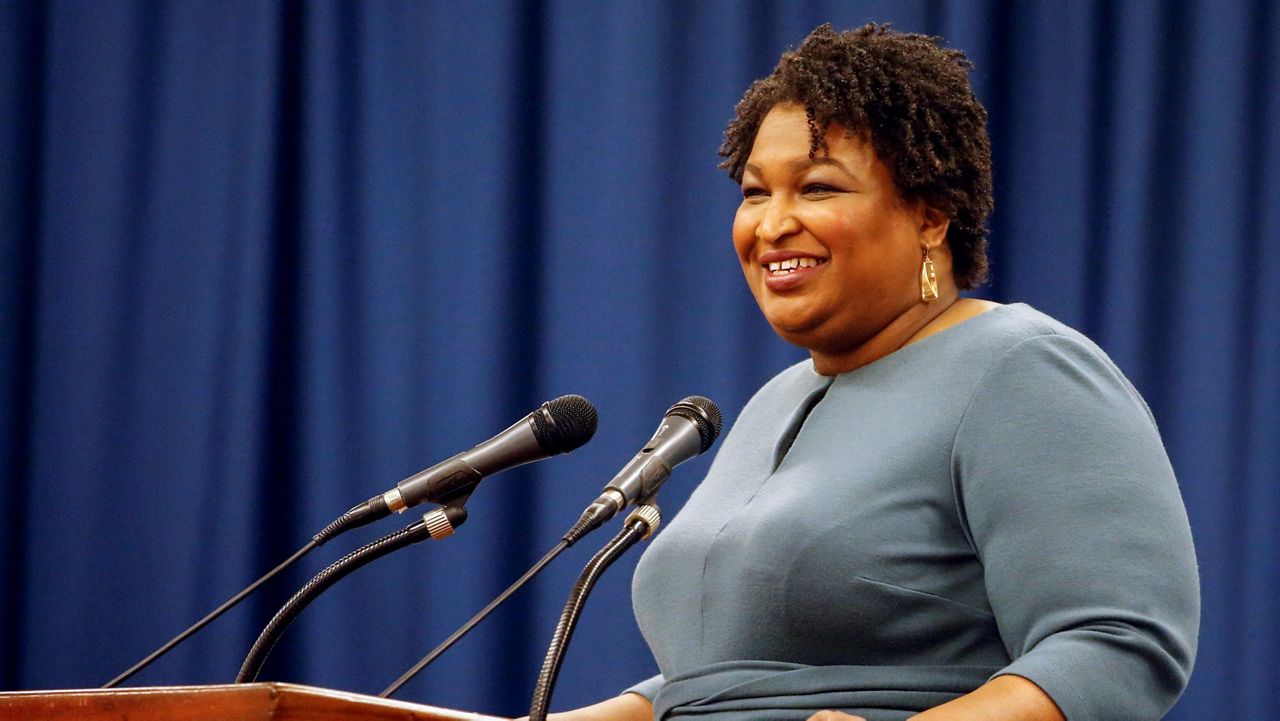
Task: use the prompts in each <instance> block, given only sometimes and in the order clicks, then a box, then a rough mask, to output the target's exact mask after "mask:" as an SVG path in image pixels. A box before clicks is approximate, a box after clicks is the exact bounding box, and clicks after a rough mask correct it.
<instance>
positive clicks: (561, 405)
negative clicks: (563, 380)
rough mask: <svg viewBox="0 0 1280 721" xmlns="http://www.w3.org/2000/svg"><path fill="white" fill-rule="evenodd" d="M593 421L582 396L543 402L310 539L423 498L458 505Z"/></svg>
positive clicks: (583, 435)
mask: <svg viewBox="0 0 1280 721" xmlns="http://www.w3.org/2000/svg"><path fill="white" fill-rule="evenodd" d="M596 423H597V417H596V408H595V406H593V405H591V401H589V400H587V399H586V398H583V397H582V396H579V395H567V396H560V397H559V398H556V399H554V400H550V401H547V402H546V403H543V404H542V405H541V406H538V408H537V410H535V411H533V412H532V413H530V414H529V415H527V416H525V417H524V418H521V419H520V420H518V421H516V422H515V423H514V424H512V425H511V427H510V428H507V429H506V430H504V431H502V432H501V433H499V434H498V435H496V436H494V437H493V438H490V439H489V440H487V441H484V442H483V443H480V444H479V445H476V446H473V447H472V448H470V449H468V450H465V451H463V452H461V453H459V454H457V455H455V456H453V457H451V458H448V459H446V460H443V461H441V462H439V463H437V464H435V465H434V466H431V467H430V468H427V469H425V470H422V471H419V472H418V473H415V474H413V475H412V476H409V477H408V478H406V479H404V480H403V481H400V482H399V483H397V484H396V487H395V488H392V489H391V490H389V491H387V492H386V493H383V494H382V495H378V496H374V497H373V498H370V499H369V500H367V501H365V502H364V503H361V504H359V505H357V506H355V507H353V508H352V509H351V510H349V511H347V512H346V513H344V514H342V516H341V517H340V518H338V519H337V520H336V521H334V522H333V523H331V524H329V526H328V527H326V528H325V529H324V530H322V531H320V533H317V534H316V535H315V538H316V539H317V540H318V541H319V542H321V543H323V542H324V541H326V540H328V539H330V538H333V537H334V536H336V535H338V534H339V533H342V532H344V531H348V530H350V529H352V528H357V527H359V526H363V525H366V524H368V523H372V522H373V521H376V520H378V519H380V518H384V517H386V516H389V515H391V513H393V512H394V513H401V512H403V511H404V510H405V509H407V508H410V507H411V506H416V505H418V504H419V503H425V502H427V501H431V502H434V503H440V504H443V505H450V506H458V505H462V504H463V503H466V500H467V498H469V497H470V496H471V492H472V491H474V490H475V488H476V485H477V484H478V483H480V481H482V480H484V478H485V477H486V476H491V475H493V474H495V473H501V472H502V471H505V470H508V469H511V468H515V467H516V466H523V465H524V464H526V463H532V462H533V461H540V460H542V459H544V458H549V457H551V456H554V455H557V454H560V453H568V452H569V451H572V450H574V449H576V448H578V447H580V446H582V445H583V444H584V443H586V442H587V441H589V440H591V437H592V436H594V435H595V433H596Z"/></svg>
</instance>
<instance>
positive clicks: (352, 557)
mask: <svg viewBox="0 0 1280 721" xmlns="http://www.w3.org/2000/svg"><path fill="white" fill-rule="evenodd" d="M466 520H467V511H466V509H465V508H463V507H461V506H445V507H444V508H437V509H436V510H434V511H431V512H430V513H427V514H426V515H424V516H423V517H422V520H420V521H415V522H414V523H412V524H410V525H409V526H407V527H406V528H403V529H401V530H399V531H396V532H395V533H390V534H387V535H386V536H383V537H382V538H379V539H377V540H375V541H372V542H370V543H367V544H365V545H363V546H361V547H360V548H358V549H356V550H354V551H352V552H351V553H348V554H347V555H345V556H343V557H342V558H340V559H338V560H337V561H334V562H333V563H331V564H329V566H327V567H326V568H325V569H324V570H323V571H321V572H320V573H317V574H316V575H315V576H314V577H312V579H311V580H310V581H308V582H307V583H306V584H305V585H303V587H302V588H301V589H299V590H298V591H297V593H295V594H293V596H292V597H291V598H290V599H289V600H288V601H287V602H286V603H285V604H284V606H282V607H281V608H280V610H279V611H277V612H276V615H275V616H273V617H272V618H271V621H270V622H269V623H267V625H266V627H265V628H263V629H262V633H261V634H259V635H258V639H257V640H256V641H254V644H253V647H252V648H250V649H249V653H248V654H247V655H246V656H245V659H244V663H243V664H241V666H240V673H239V674H238V675H237V676H236V683H251V682H253V681H255V680H257V678H258V673H259V671H261V670H262V665H263V664H264V663H266V661H267V656H268V655H269V654H270V653H271V649H272V648H274V647H275V644H276V641H278V640H279V639H280V637H281V636H282V635H284V632H285V629H287V628H288V627H289V624H291V623H293V620H294V619H295V618H297V617H298V614H300V613H302V611H303V609H305V608H306V607H307V606H309V605H311V602H312V601H314V600H315V599H316V598H318V597H319V596H320V594H321V593H324V592H325V591H326V590H328V589H329V588H330V587H331V586H333V584H335V583H337V582H338V581H340V580H342V579H343V578H345V577H346V576H348V575H349V574H350V573H351V572H353V571H355V570H356V569H358V568H361V567H363V566H365V565H367V564H368V563H370V562H372V561H374V560H376V559H379V558H382V557H383V556H385V555H387V554H389V553H392V552H393V551H398V550H399V549H401V548H404V547H405V546H409V545H412V544H414V543H418V542H420V541H426V540H428V539H434V540H437V541H438V540H442V539H445V538H448V537H449V536H451V535H453V532H454V529H456V528H457V527H458V526H461V525H462V523H463V522H464V521H466Z"/></svg>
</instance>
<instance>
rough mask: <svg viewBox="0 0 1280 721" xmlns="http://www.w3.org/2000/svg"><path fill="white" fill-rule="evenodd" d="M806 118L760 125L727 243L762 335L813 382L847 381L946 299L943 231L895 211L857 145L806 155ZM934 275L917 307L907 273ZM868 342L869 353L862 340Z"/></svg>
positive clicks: (895, 195)
mask: <svg viewBox="0 0 1280 721" xmlns="http://www.w3.org/2000/svg"><path fill="white" fill-rule="evenodd" d="M809 126H810V120H809V117H808V114H807V113H806V111H805V108H804V107H803V106H801V105H799V104H798V103H794V102H787V103H782V104H779V105H777V106H775V107H774V108H773V109H772V110H770V111H769V114H768V115H766V116H765V118H764V121H763V122H761V124H760V129H759V132H758V133H757V135H756V140H755V143H754V144H753V145H754V150H753V151H752V153H751V156H750V158H749V159H748V160H747V163H746V164H745V166H744V173H743V177H742V195H743V200H742V205H741V207H739V208H738V213H737V216H736V217H735V218H734V222H733V243H734V246H735V247H736V248H737V251H738V259H739V260H740V261H741V262H742V270H743V273H744V274H745V275H746V278H747V284H748V285H749V286H750V287H751V292H752V293H754V294H755V297H756V302H758V303H759V304H760V309H761V311H763V312H764V316H765V318H766V319H768V321H769V323H770V325H772V326H773V328H774V330H776V331H777V332H778V334H779V335H781V336H782V337H783V338H785V339H787V340H788V341H790V342H792V343H795V344H796V345H800V346H803V347H805V348H808V349H809V350H810V352H811V353H812V355H813V363H814V368H815V369H816V370H817V371H818V372H819V373H821V374H822V375H836V374H837V373H842V372H844V371H850V370H853V369H854V368H857V367H859V366H862V365H866V364H867V363H869V362H871V361H873V360H875V359H876V358H877V357H880V356H882V355H885V354H887V353H888V352H890V351H892V350H895V349H897V348H898V347H900V346H901V345H902V344H903V343H904V342H905V341H906V340H907V339H908V338H910V337H911V336H912V335H914V334H915V333H916V332H918V331H919V330H920V329H921V328H922V327H924V326H925V325H927V324H928V323H929V322H930V321H933V320H934V319H936V318H937V316H938V315H940V314H941V313H942V312H943V311H944V310H945V309H946V308H947V307H949V306H950V305H951V304H952V302H954V301H955V299H956V294H957V290H956V284H955V280H954V278H953V277H952V274H951V254H950V251H949V249H948V248H947V246H946V242H945V241H946V233H947V225H948V222H947V221H948V219H947V217H946V216H945V215H943V214H942V213H940V212H939V211H937V210H935V209H934V208H931V207H930V206H928V205H927V204H925V203H924V201H922V200H920V199H916V200H914V201H907V200H905V199H904V198H903V197H902V195H901V193H899V192H898V189H897V186H896V185H895V183H894V180H893V176H892V175H891V174H890V172H889V168H888V167H887V166H886V165H885V164H884V162H883V161H881V160H880V159H879V158H878V157H877V156H876V152H875V150H874V149H873V148H872V147H871V144H870V143H869V142H868V141H867V139H866V138H865V137H864V135H863V134H861V133H855V132H853V131H850V130H848V129H846V128H844V127H841V126H838V125H832V126H830V127H828V128H827V129H826V132H825V135H824V136H823V143H824V145H825V147H826V151H825V153H824V154H823V155H821V156H817V157H815V156H814V155H813V153H812V152H811V149H810V131H809ZM924 257H929V258H930V259H931V261H932V263H933V264H934V266H935V274H937V270H936V269H938V268H940V269H941V273H940V278H941V282H940V287H939V289H938V290H937V291H935V292H936V293H937V294H938V297H937V298H936V299H935V300H939V301H942V302H937V303H930V304H926V303H922V302H921V294H920V285H919V282H918V281H917V279H916V274H917V271H918V270H919V266H920V264H921V260H922V258H924ZM873 339H874V340H875V342H872V340H873Z"/></svg>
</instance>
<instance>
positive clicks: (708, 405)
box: [667, 396, 724, 453]
mask: <svg viewBox="0 0 1280 721" xmlns="http://www.w3.org/2000/svg"><path fill="white" fill-rule="evenodd" d="M672 414H674V415H677V416H680V417H682V418H688V419H689V420H691V421H693V423H694V425H696V426H697V427H698V435H699V436H700V437H701V438H702V448H700V449H699V450H698V452H699V453H704V452H706V450H707V449H708V448H710V447H711V444H712V443H715V442H716V438H718V437H719V436H720V428H721V427H722V426H723V425H724V415H722V414H721V413H720V407H719V406H717V405H716V404H715V401H713V400H711V399H710V398H706V397H704V396H689V397H688V398H685V399H684V400H682V401H680V402H679V403H676V404H675V405H674V406H671V409H670V410H668V411H667V415H672Z"/></svg>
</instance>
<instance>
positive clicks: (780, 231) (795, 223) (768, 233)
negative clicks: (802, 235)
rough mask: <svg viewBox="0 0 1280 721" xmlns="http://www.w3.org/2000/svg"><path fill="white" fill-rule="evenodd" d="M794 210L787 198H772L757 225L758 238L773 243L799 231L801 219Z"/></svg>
mask: <svg viewBox="0 0 1280 721" xmlns="http://www.w3.org/2000/svg"><path fill="white" fill-rule="evenodd" d="M793 211H794V208H792V206H791V203H790V202H788V201H787V200H785V199H782V198H779V197H777V196H774V197H772V198H770V199H769V203H768V204H767V205H766V206H765V207H764V212H763V213H762V214H761V216H760V224H759V225H757V226H756V238H758V239H760V240H762V241H764V242H766V243H771V244H772V243H777V242H779V241H781V240H783V239H784V238H786V237H787V236H789V235H792V234H794V233H797V232H799V230H800V221H799V220H797V219H796V216H795V214H794V212H793Z"/></svg>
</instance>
